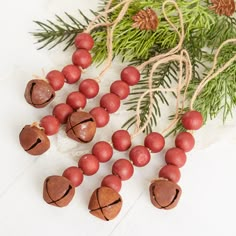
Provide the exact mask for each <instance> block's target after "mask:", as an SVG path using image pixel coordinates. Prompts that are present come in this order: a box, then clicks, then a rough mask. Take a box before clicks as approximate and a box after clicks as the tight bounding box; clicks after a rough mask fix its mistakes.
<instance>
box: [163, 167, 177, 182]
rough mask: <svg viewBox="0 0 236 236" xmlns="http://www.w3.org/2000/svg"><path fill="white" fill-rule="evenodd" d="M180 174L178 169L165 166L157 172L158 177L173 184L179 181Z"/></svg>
mask: <svg viewBox="0 0 236 236" xmlns="http://www.w3.org/2000/svg"><path fill="white" fill-rule="evenodd" d="M180 176H181V173H180V171H179V168H178V167H177V166H174V165H169V164H168V165H165V166H163V167H162V168H161V170H160V171H159V177H161V178H165V179H168V180H170V181H172V182H174V183H178V182H179V180H180Z"/></svg>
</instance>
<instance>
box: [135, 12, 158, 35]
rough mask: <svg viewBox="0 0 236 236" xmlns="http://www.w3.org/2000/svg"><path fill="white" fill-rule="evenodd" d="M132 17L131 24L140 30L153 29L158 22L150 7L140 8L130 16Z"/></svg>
mask: <svg viewBox="0 0 236 236" xmlns="http://www.w3.org/2000/svg"><path fill="white" fill-rule="evenodd" d="M132 19H133V21H134V23H133V25H132V26H133V27H134V28H139V29H140V30H153V31H155V30H156V29H157V27H158V23H159V20H158V17H157V14H156V12H155V11H154V10H153V9H151V8H147V9H145V10H143V9H142V10H140V11H139V12H138V13H136V14H135V15H134V16H133V17H132Z"/></svg>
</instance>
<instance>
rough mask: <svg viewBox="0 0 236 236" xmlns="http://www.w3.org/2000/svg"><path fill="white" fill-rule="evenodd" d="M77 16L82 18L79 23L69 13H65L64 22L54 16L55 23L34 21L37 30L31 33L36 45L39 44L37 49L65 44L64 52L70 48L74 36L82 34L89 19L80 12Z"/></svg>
mask: <svg viewBox="0 0 236 236" xmlns="http://www.w3.org/2000/svg"><path fill="white" fill-rule="evenodd" d="M79 14H80V15H81V16H82V20H81V21H80V20H78V19H77V18H75V17H74V16H72V15H70V14H69V13H65V15H66V18H67V19H66V20H64V19H63V18H62V17H60V16H58V15H56V16H55V22H53V21H51V20H47V21H46V22H41V21H34V23H35V24H36V25H37V26H38V27H39V28H38V30H37V31H35V32H32V35H33V36H34V37H35V38H36V43H38V44H41V46H40V47H39V49H42V48H45V47H48V48H49V49H52V48H54V47H56V46H57V45H58V44H61V43H65V47H64V50H66V49H67V48H69V47H70V46H72V45H73V42H74V39H75V37H76V35H77V34H78V33H80V32H82V31H83V30H84V29H85V27H86V25H87V24H88V23H89V22H90V20H89V18H88V17H86V16H85V15H84V14H83V13H82V12H81V11H79Z"/></svg>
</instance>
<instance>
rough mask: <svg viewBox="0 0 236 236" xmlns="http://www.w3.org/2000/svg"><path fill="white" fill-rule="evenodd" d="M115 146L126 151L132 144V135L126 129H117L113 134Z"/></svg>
mask: <svg viewBox="0 0 236 236" xmlns="http://www.w3.org/2000/svg"><path fill="white" fill-rule="evenodd" d="M112 143H113V147H114V148H115V149H116V150H118V151H126V150H128V149H129V148H130V146H131V137H130V134H129V132H128V131H126V130H117V131H116V132H114V133H113V135H112Z"/></svg>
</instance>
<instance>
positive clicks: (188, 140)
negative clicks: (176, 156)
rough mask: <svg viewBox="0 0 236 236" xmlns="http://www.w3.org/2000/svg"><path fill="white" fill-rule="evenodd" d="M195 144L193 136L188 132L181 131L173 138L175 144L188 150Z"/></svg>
mask: <svg viewBox="0 0 236 236" xmlns="http://www.w3.org/2000/svg"><path fill="white" fill-rule="evenodd" d="M194 144H195V140H194V137H193V136H192V134H190V133H188V132H181V133H179V134H178V135H177V136H176V138H175V146H176V147H178V148H181V149H183V150H184V151H185V152H189V151H191V150H192V149H193V147H194Z"/></svg>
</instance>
